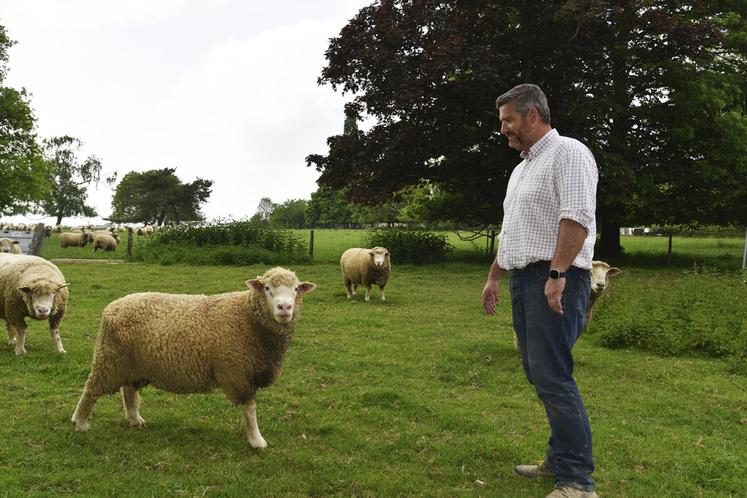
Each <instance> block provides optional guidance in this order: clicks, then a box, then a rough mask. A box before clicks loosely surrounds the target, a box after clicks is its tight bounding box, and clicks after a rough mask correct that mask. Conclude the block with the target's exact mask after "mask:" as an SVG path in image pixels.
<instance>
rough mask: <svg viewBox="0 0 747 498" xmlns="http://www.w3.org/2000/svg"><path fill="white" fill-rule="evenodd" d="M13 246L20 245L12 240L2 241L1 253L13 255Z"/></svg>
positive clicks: (0, 243)
mask: <svg viewBox="0 0 747 498" xmlns="http://www.w3.org/2000/svg"><path fill="white" fill-rule="evenodd" d="M13 244H18V241H17V240H10V239H0V252H5V253H12V252H13Z"/></svg>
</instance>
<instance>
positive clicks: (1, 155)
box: [0, 25, 50, 215]
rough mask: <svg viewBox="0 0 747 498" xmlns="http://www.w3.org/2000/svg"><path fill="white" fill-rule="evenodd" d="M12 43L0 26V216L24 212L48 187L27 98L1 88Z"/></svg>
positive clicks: (44, 194)
mask: <svg viewBox="0 0 747 498" xmlns="http://www.w3.org/2000/svg"><path fill="white" fill-rule="evenodd" d="M13 43H14V42H13V41H12V40H10V38H9V37H8V35H7V32H6V31H5V28H4V27H3V26H2V25H0V215H3V214H16V213H19V212H25V211H27V210H28V209H29V207H30V206H31V204H32V203H35V202H39V201H40V200H41V199H42V198H44V196H46V195H48V194H49V187H50V184H49V182H48V179H47V175H48V172H49V171H48V170H49V168H48V165H47V164H45V163H44V162H43V161H42V155H41V148H40V147H39V145H38V142H37V136H36V132H35V123H36V119H35V117H34V113H33V111H32V110H31V105H30V103H29V98H28V95H27V94H26V91H25V90H23V89H21V90H16V89H13V88H9V87H6V86H4V84H3V82H4V80H5V75H6V74H7V70H8V69H7V63H8V49H9V48H10V47H11V46H12V45H13Z"/></svg>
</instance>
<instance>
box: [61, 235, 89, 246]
mask: <svg viewBox="0 0 747 498" xmlns="http://www.w3.org/2000/svg"><path fill="white" fill-rule="evenodd" d="M88 235H89V232H87V231H83V232H65V233H62V234H60V247H62V248H63V249H64V248H65V247H85V246H86V244H88V243H89V242H90V240H89V237H88Z"/></svg>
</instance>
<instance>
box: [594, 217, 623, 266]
mask: <svg viewBox="0 0 747 498" xmlns="http://www.w3.org/2000/svg"><path fill="white" fill-rule="evenodd" d="M599 234H600V236H601V237H600V239H599V240H598V241H597V244H596V246H595V247H594V257H595V258H597V259H598V258H609V257H617V256H620V255H621V254H622V246H621V245H620V225H619V224H618V223H614V222H612V223H604V222H602V223H601V227H600V230H599Z"/></svg>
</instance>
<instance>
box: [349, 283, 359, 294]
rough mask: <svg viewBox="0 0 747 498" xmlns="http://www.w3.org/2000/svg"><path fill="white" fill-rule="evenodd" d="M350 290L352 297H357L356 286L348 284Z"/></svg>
mask: <svg viewBox="0 0 747 498" xmlns="http://www.w3.org/2000/svg"><path fill="white" fill-rule="evenodd" d="M350 289H351V290H350V293H351V294H352V295H354V296H357V295H358V284H354V283H352V282H350Z"/></svg>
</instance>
